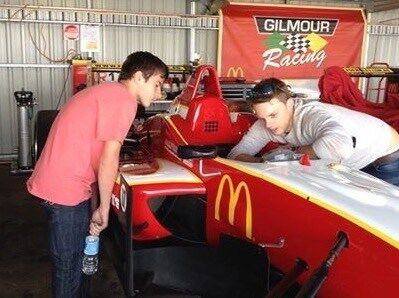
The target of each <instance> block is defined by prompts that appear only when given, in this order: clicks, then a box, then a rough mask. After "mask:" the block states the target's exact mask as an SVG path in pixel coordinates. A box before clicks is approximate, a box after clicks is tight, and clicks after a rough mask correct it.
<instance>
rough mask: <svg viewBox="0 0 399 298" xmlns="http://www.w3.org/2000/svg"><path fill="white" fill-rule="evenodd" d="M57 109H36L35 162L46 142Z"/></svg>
mask: <svg viewBox="0 0 399 298" xmlns="http://www.w3.org/2000/svg"><path fill="white" fill-rule="evenodd" d="M57 114H58V111H57V110H42V111H38V112H37V115H36V121H35V129H34V144H33V160H34V162H35V163H36V162H37V160H38V159H39V156H40V154H41V153H42V150H43V148H44V145H45V144H46V140H47V136H48V134H49V132H50V128H51V125H52V124H53V122H54V119H55V117H57Z"/></svg>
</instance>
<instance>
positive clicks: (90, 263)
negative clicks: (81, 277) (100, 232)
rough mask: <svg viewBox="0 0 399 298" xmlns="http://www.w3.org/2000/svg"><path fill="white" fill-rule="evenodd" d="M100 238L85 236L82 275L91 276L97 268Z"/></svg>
mask: <svg viewBox="0 0 399 298" xmlns="http://www.w3.org/2000/svg"><path fill="white" fill-rule="evenodd" d="M99 243H100V238H99V237H98V236H87V237H86V246H85V249H84V256H83V264H82V271H83V273H84V274H87V275H92V274H94V273H96V272H97V268H98V247H99Z"/></svg>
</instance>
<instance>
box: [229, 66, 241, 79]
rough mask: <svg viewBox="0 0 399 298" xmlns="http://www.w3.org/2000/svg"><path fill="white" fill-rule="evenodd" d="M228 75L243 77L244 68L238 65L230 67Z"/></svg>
mask: <svg viewBox="0 0 399 298" xmlns="http://www.w3.org/2000/svg"><path fill="white" fill-rule="evenodd" d="M227 77H228V78H230V77H233V78H242V77H244V71H243V70H242V67H241V66H238V67H233V66H232V67H230V68H229V70H228V71H227Z"/></svg>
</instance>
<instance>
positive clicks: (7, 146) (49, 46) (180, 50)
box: [0, 0, 217, 155]
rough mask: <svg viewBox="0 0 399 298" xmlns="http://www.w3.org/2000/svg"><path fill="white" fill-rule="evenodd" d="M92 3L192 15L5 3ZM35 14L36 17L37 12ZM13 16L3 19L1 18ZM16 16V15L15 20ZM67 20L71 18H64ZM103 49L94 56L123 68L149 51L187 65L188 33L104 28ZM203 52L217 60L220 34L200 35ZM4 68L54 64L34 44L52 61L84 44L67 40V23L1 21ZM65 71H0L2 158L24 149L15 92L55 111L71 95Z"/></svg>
mask: <svg viewBox="0 0 399 298" xmlns="http://www.w3.org/2000/svg"><path fill="white" fill-rule="evenodd" d="M87 2H92V3H93V4H92V8H94V9H95V8H98V9H111V10H117V11H130V12H134V13H139V12H143V13H156V14H161V13H162V14H173V15H178V14H186V9H187V8H186V5H187V1H184V0H152V1H148V0H140V1H137V0H136V1H129V0H125V1H106V0H103V1H70V0H63V1H25V0H21V1H4V2H3V3H2V4H9V5H21V4H23V5H42V6H58V7H80V8H84V7H86V5H87ZM32 13H33V12H32ZM2 17H3V18H7V17H10V16H3V15H0V18H2ZM11 17H12V16H11ZM63 17H65V16H63ZM100 34H101V39H102V44H101V47H102V50H101V52H100V53H95V54H94V59H95V60H97V61H100V62H109V63H121V62H122V61H123V60H124V58H125V57H126V56H127V55H128V54H129V53H131V52H134V51H138V50H146V51H150V52H152V53H154V54H155V55H157V56H159V57H160V58H161V59H163V60H164V61H165V62H166V63H167V64H187V62H188V53H187V43H188V30H187V29H172V28H168V29H165V28H140V27H122V26H104V27H101V29H100ZM197 34H198V36H197V48H198V50H197V51H198V52H199V53H203V55H202V58H203V62H209V63H214V62H215V61H216V48H217V42H216V39H217V31H216V30H214V31H213V32H208V31H202V30H198V31H197ZM0 36H1V41H0V64H9V63H13V64H32V66H35V65H36V66H37V64H39V65H43V64H48V63H50V62H49V61H48V60H47V59H46V58H44V57H43V56H42V55H40V53H39V52H38V51H37V50H35V49H34V45H33V43H32V40H33V41H34V42H35V43H36V44H37V46H38V47H39V48H40V49H41V50H42V52H44V53H45V54H46V55H47V56H48V57H50V58H51V59H60V58H63V57H64V55H65V53H66V52H67V50H68V49H70V48H72V49H76V50H78V49H79V46H80V45H79V42H78V41H65V40H64V39H63V25H62V24H37V23H20V22H0ZM60 66H64V68H53V67H52V68H45V67H41V68H37V67H29V68H21V67H8V68H6V67H4V65H3V67H0V77H1V78H2V79H1V80H0V137H1V138H0V155H8V154H13V153H14V154H15V153H16V149H17V146H18V139H17V138H18V137H17V131H18V130H17V129H18V128H17V107H16V103H15V99H14V96H13V92H14V91H16V90H21V88H24V89H25V90H29V91H32V92H33V93H34V96H35V97H36V98H37V106H36V107H35V111H37V110H41V109H55V108H56V107H57V106H59V105H62V104H63V103H64V102H65V100H66V99H68V98H69V97H70V95H71V88H70V81H69V76H68V73H69V70H68V68H67V65H66V63H63V65H60Z"/></svg>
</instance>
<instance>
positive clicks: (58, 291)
mask: <svg viewBox="0 0 399 298" xmlns="http://www.w3.org/2000/svg"><path fill="white" fill-rule="evenodd" d="M41 205H42V206H43V208H44V209H45V211H46V214H47V219H48V224H49V250H50V256H51V260H52V265H53V270H52V293H53V297H57V298H75V297H79V298H80V297H88V296H89V293H90V291H89V278H88V277H87V276H86V275H84V274H83V273H82V259H83V249H84V245H85V237H86V235H87V234H88V227H89V221H90V213H91V208H90V200H88V201H85V202H82V203H80V204H79V205H77V206H63V205H58V204H52V203H49V202H47V201H41Z"/></svg>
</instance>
